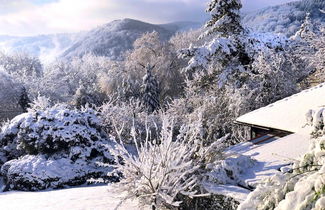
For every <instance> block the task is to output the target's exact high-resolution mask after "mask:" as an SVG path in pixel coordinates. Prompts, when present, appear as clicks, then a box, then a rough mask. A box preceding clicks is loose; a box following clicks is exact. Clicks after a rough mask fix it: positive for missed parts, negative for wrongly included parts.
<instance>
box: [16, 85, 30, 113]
mask: <svg viewBox="0 0 325 210" xmlns="http://www.w3.org/2000/svg"><path fill="white" fill-rule="evenodd" d="M30 103H31V101H30V99H29V97H28V94H27V91H26V88H25V87H23V88H22V90H21V93H20V96H19V101H18V104H19V106H20V107H21V108H22V109H23V111H24V112H27V109H28V108H29V107H30Z"/></svg>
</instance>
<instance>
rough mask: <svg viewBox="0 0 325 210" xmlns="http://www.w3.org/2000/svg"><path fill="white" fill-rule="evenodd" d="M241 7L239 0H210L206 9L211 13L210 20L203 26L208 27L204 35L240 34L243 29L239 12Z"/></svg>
mask: <svg viewBox="0 0 325 210" xmlns="http://www.w3.org/2000/svg"><path fill="white" fill-rule="evenodd" d="M241 8H242V4H241V2H240V0H212V1H211V2H210V3H209V5H208V8H207V10H206V11H207V12H208V13H210V14H211V20H209V21H208V22H207V23H206V24H205V27H206V28H209V30H208V31H207V32H206V35H211V34H216V33H217V34H220V35H221V36H226V37H227V36H229V35H233V34H235V35H238V34H241V33H242V31H243V27H242V26H241V23H240V14H239V10H240V9H241Z"/></svg>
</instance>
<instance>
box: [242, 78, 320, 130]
mask: <svg viewBox="0 0 325 210" xmlns="http://www.w3.org/2000/svg"><path fill="white" fill-rule="evenodd" d="M324 106H325V83H322V84H320V85H318V86H316V87H313V88H310V89H308V90H304V91H302V92H300V93H297V94H295V95H292V96H290V97H288V98H285V99H282V100H280V101H277V102H275V103H273V104H270V105H268V106H266V107H262V108H260V109H257V110H255V111H253V112H249V113H247V114H245V115H243V116H241V117H239V118H237V120H236V121H237V122H239V123H245V124H250V125H257V126H261V127H267V128H275V129H279V130H285V131H290V132H294V133H296V132H299V131H301V128H302V127H303V125H305V124H306V117H305V113H307V112H308V111H309V110H310V109H317V108H320V107H324Z"/></svg>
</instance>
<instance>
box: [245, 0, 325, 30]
mask: <svg viewBox="0 0 325 210" xmlns="http://www.w3.org/2000/svg"><path fill="white" fill-rule="evenodd" d="M324 9H325V0H304V1H296V2H290V3H286V4H282V5H277V6H272V7H267V8H265V9H261V10H257V11H254V12H250V13H247V14H244V15H243V23H244V24H245V26H247V27H249V28H251V29H252V30H254V31H257V32H274V33H282V34H285V35H288V36H291V35H293V34H294V33H295V32H296V31H297V30H298V29H299V27H300V25H301V24H302V22H303V20H304V19H305V17H306V13H308V12H309V13H310V14H311V18H312V20H313V21H314V22H315V23H316V24H323V23H324V21H325V14H324V13H322V12H321V11H320V10H324Z"/></svg>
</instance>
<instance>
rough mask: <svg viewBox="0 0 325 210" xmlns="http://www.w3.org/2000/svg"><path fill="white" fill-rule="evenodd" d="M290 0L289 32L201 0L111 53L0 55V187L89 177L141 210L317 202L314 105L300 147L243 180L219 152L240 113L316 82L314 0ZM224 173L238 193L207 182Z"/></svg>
mask: <svg viewBox="0 0 325 210" xmlns="http://www.w3.org/2000/svg"><path fill="white" fill-rule="evenodd" d="M299 3H300V4H299V6H297V5H298V3H295V6H296V8H298V9H299V11H300V12H303V18H302V19H301V20H299V21H300V22H299V27H298V28H297V30H296V31H295V33H293V34H278V33H272V32H261V31H259V30H254V29H252V28H249V27H247V26H246V25H244V24H243V18H246V19H247V16H246V17H243V16H242V15H241V8H242V4H241V1H240V0H211V1H210V3H209V4H208V7H207V10H206V12H207V13H208V14H209V20H208V21H207V22H206V23H205V25H204V26H203V27H201V28H199V29H192V30H187V31H182V32H177V33H175V34H174V35H172V36H171V37H170V38H168V39H166V37H165V36H164V37H161V34H160V33H159V32H157V31H152V32H147V33H144V34H142V35H141V36H140V37H139V38H137V39H136V40H135V41H134V43H133V44H132V46H133V47H132V49H130V50H127V51H125V52H123V53H122V55H121V57H120V58H119V59H116V60H114V59H111V58H109V57H107V56H99V55H96V53H88V54H85V55H80V56H74V57H68V56H67V57H60V58H57V59H56V60H55V61H53V62H50V63H46V64H44V63H42V62H41V60H40V59H39V58H38V57H35V56H33V55H30V54H27V53H22V52H16V53H7V52H1V53H0V87H1V88H0V120H1V122H2V124H1V129H0V166H1V170H0V174H1V177H2V181H3V187H2V191H3V192H5V191H12V190H22V191H39V190H45V189H57V188H66V187H68V186H78V185H82V184H84V183H89V182H90V183H106V184H108V185H110V186H113V188H114V190H115V191H116V192H121V194H123V193H126V195H125V198H124V199H125V200H128V199H138V200H139V201H140V204H141V205H142V207H143V208H144V207H148V206H149V207H148V208H151V209H194V206H195V208H196V209H237V208H238V209H275V208H277V209H298V207H299V208H300V209H324V208H325V179H324V175H323V174H324V170H325V167H324V160H325V159H324V156H325V152H324V142H325V137H324V135H325V127H324V124H325V111H324V108H320V109H319V110H316V111H315V112H313V113H312V114H311V115H310V116H309V118H308V119H309V121H306V123H307V124H308V125H309V126H311V127H312V128H313V129H314V130H313V133H312V135H311V137H310V138H311V141H312V143H311V144H312V145H313V147H312V148H311V149H310V151H306V155H305V156H304V157H303V158H302V159H301V160H299V161H298V162H296V163H295V164H294V165H292V168H291V170H290V171H289V172H288V173H283V175H281V176H280V175H277V176H274V177H272V178H270V180H268V181H266V182H265V183H262V184H260V185H258V186H256V187H254V188H253V189H252V188H251V186H248V185H246V184H245V183H242V182H241V180H239V179H238V178H237V174H239V173H242V171H243V170H244V168H245V167H250V166H251V165H254V159H253V158H252V157H247V156H244V155H241V154H229V153H226V152H225V150H226V149H227V148H228V147H229V146H232V145H235V144H238V143H241V142H245V141H247V140H249V135H250V130H249V129H248V128H247V127H245V126H242V125H238V124H235V123H234V121H235V120H236V119H237V118H238V117H239V116H241V115H243V114H245V113H248V112H251V111H253V110H256V109H258V108H261V107H265V106H267V105H269V104H272V103H274V102H276V101H278V100H281V99H284V98H286V97H288V96H291V95H293V94H295V93H299V92H300V91H303V90H306V89H309V88H311V87H314V86H316V85H319V84H321V83H323V82H325V73H324V68H325V66H324V65H325V63H324V56H325V30H324V29H325V28H324V27H325V25H324V24H323V22H322V20H320V19H319V17H320V16H321V15H325V14H324V13H325V12H324V11H323V10H322V9H315V8H324V6H325V3H324V1H316V0H315V1H312V0H304V1H301V2H299ZM318 4H319V5H318ZM289 5H290V4H289ZM324 9H325V8H324ZM202 12H204V11H202ZM316 13H317V15H316ZM299 14H300V13H299ZM300 114H301V115H305V114H306V113H300ZM302 126H303V125H302ZM288 149H289V148H288ZM227 184H231V185H234V186H237V187H239V188H243V189H245V190H248V191H249V195H248V197H247V199H246V200H245V201H244V202H241V203H240V202H238V201H237V200H236V199H234V198H232V197H229V196H225V195H221V194H218V193H216V192H214V193H211V192H209V191H208V190H207V189H208V188H210V187H211V186H215V185H227ZM207 186H208V187H207ZM306 186H310V187H309V188H308V193H307V192H300V191H299V190H300V188H304V187H306ZM301 191H302V189H301ZM306 191H307V190H306ZM290 192H291V193H292V192H294V193H295V194H294V195H293V194H290V196H286V194H288V193H290ZM303 193H305V194H303ZM299 196H300V197H302V198H301V199H300V200H299V199H297V198H299ZM308 196H309V197H308ZM305 197H308V198H305ZM297 200H298V202H297ZM294 202H297V203H296V204H295V205H296V206H295V207H294V208H293V207H292V206H293V203H294ZM142 207H141V208H142ZM139 208H140V207H139ZM141 208H140V209H141Z"/></svg>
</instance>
